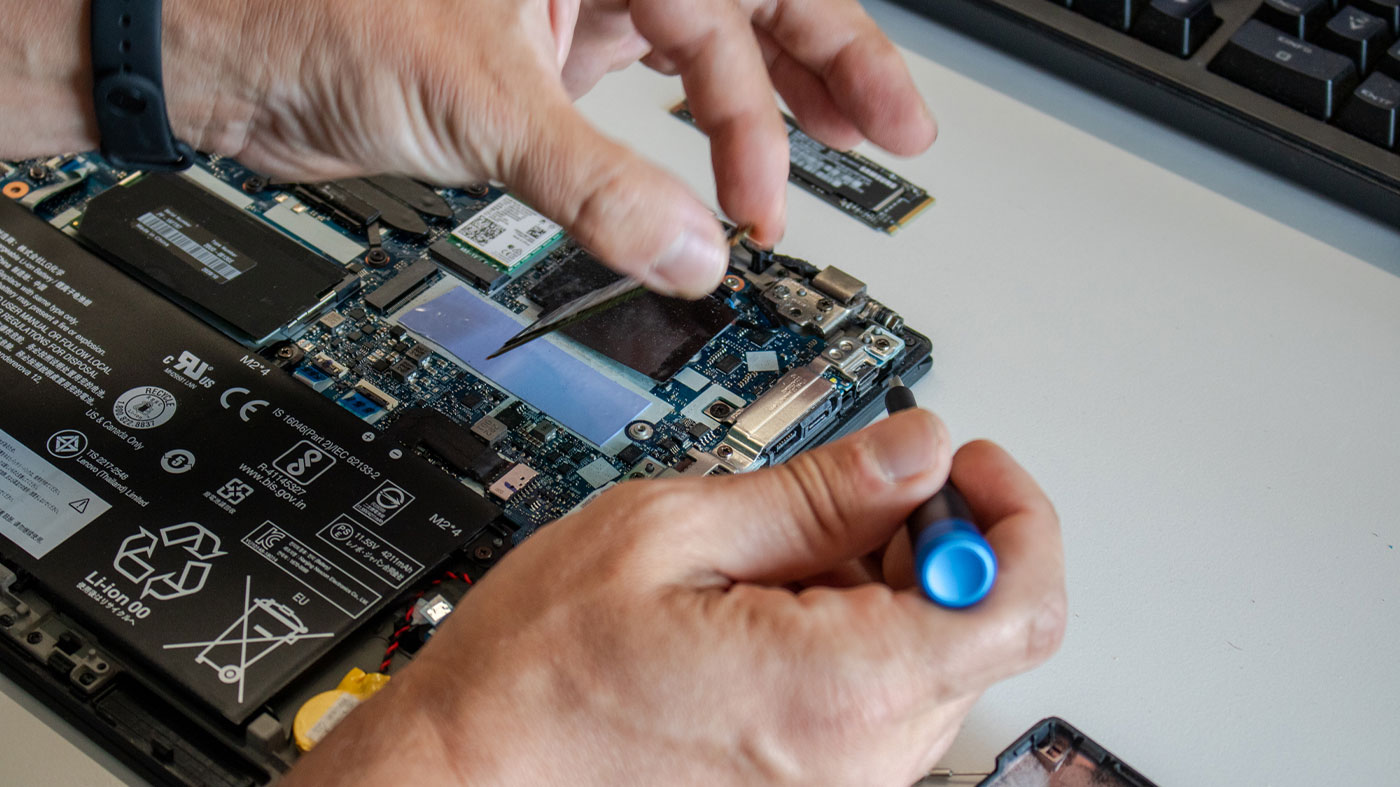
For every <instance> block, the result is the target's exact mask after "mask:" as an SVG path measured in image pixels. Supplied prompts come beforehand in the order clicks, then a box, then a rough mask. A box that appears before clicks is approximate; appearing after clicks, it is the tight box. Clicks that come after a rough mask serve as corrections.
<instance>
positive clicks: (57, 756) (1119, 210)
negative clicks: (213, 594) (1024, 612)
mask: <svg viewBox="0 0 1400 787" xmlns="http://www.w3.org/2000/svg"><path fill="white" fill-rule="evenodd" d="M868 6H869V8H870V11H871V12H872V13H873V14H874V15H875V16H876V18H877V19H878V20H879V21H880V22H881V23H882V24H883V25H884V27H885V28H886V29H887V30H888V31H889V32H890V33H891V35H892V36H893V37H894V38H895V40H896V41H897V42H898V43H899V44H900V45H901V46H903V47H905V48H906V50H907V52H908V54H909V61H910V67H911V69H912V71H913V74H914V77H915V79H916V80H917V81H918V83H919V86H920V88H921V90H922V91H923V93H924V95H925V96H927V97H928V100H929V101H930V103H931V104H932V105H933V107H934V109H935V112H936V114H937V115H938V117H939V120H940V123H941V134H940V137H939V141H938V143H937V144H936V145H935V146H934V148H933V149H932V150H931V151H930V152H929V153H928V154H926V155H924V156H922V157H920V158H918V159H917V160H911V161H898V160H895V159H893V158H892V157H890V156H887V155H884V154H881V153H874V154H873V155H875V156H876V157H877V158H878V159H880V160H882V161H885V162H886V163H889V164H890V165H891V167H892V168H893V169H895V170H896V171H898V172H900V173H901V174H903V175H905V176H907V177H909V178H910V179H911V180H914V181H915V182H917V183H920V184H922V185H924V186H925V187H927V188H929V189H930V190H931V191H932V192H933V194H935V195H936V196H937V198H938V204H937V205H936V206H935V207H934V208H933V209H931V210H930V211H929V212H927V213H926V214H924V215H922V216H920V217H918V218H917V219H916V220H914V221H913V222H912V223H911V224H910V225H909V226H907V227H906V228H905V229H904V230H903V231H902V232H901V233H900V234H899V235H898V236H897V237H894V238H889V237H886V236H884V235H883V234H881V233H878V232H874V231H872V230H870V229H868V228H866V227H864V226H863V225H861V224H859V223H857V222H856V221H854V220H853V219H850V218H847V217H845V216H842V215H841V214H839V213H838V212H836V211H835V210H834V209H833V208H831V207H830V206H828V205H826V204H825V203H822V202H819V201H818V200H816V199H815V198H813V197H810V196H808V195H807V194H805V193H803V192H800V191H797V190H796V189H793V190H791V191H790V192H789V193H790V203H789V204H790V209H791V217H790V226H789V229H788V233H787V238H786V240H785V242H784V244H783V245H782V246H781V247H780V248H781V249H782V250H783V251H785V252H787V253H789V254H795V255H798V256H804V257H808V258H809V259H811V260H812V261H813V262H815V263H818V264H832V263H834V264H838V265H840V266H842V267H843V268H846V269H847V270H849V271H851V272H852V273H854V274H856V275H858V276H860V277H862V278H864V279H865V280H866V281H867V282H869V284H870V289H871V291H872V292H873V293H875V294H876V295H877V297H879V298H881V299H883V300H884V301H885V302H886V303H888V304H889V305H891V306H893V307H895V308H896V309H898V310H899V311H901V312H902V313H903V314H904V315H905V316H906V318H907V319H908V322H909V324H910V325H911V326H913V327H914V328H916V329H918V330H921V331H923V332H925V333H927V334H928V335H929V336H930V337H931V338H932V339H933V343H934V357H935V366H934V371H933V373H932V375H931V376H930V377H929V378H927V379H925V381H923V382H922V383H920V385H919V386H918V389H917V390H918V393H919V395H920V397H921V401H922V402H923V403H924V404H926V405H927V406H930V407H932V408H934V409H936V410H937V411H939V412H940V413H941V414H942V416H943V417H944V419H945V420H947V422H948V424H949V425H950V427H951V429H952V432H953V435H954V437H955V438H957V439H958V440H960V441H961V440H966V439H970V438H973V437H982V436H985V437H992V438H995V439H997V440H999V441H1001V442H1002V443H1003V444H1004V445H1006V446H1007V447H1008V448H1010V449H1011V450H1012V451H1013V452H1014V453H1015V454H1016V455H1017V456H1018V457H1019V458H1020V459H1021V461H1022V462H1024V463H1025V464H1026V465H1027V466H1029V467H1030V469H1031V470H1032V471H1033V472H1034V473H1035V475H1036V476H1037V477H1038V478H1039V479H1040V481H1041V482H1042V484H1043V485H1044V486H1045V487H1046V489H1047V490H1048V491H1049V493H1050V495H1051V497H1052V498H1053V499H1054V500H1055V502H1056V504H1057V505H1058V507H1059V511H1060V514H1061V516H1062V518H1063V521H1064V533H1065V549H1066V552H1067V557H1068V569H1069V593H1070V603H1071V611H1072V615H1071V619H1070V625H1069V632H1068V635H1067V636H1066V638H1065V643H1064V648H1063V649H1062V650H1061V652H1060V653H1059V655H1058V656H1056V657H1055V658H1054V659H1053V660H1052V661H1051V662H1050V663H1049V664H1047V665H1046V666H1045V667H1043V668H1041V669H1039V670H1037V671H1035V672H1033V673H1030V674H1028V675H1025V676H1022V677H1019V678H1016V679H1014V680H1011V681H1009V682H1007V683H1005V684H1002V685H1000V686H998V687H996V688H994V689H993V690H992V691H990V692H989V693H988V694H987V695H986V697H985V698H984V699H983V700H982V702H981V703H980V704H979V705H978V706H977V708H976V709H975V710H974V711H973V713H972V715H971V717H970V718H969V719H968V722H967V725H966V727H965V728H964V730H963V732H962V734H961V735H960V736H959V738H958V739H957V741H956V743H955V744H954V745H953V747H952V749H951V750H950V751H949V752H948V754H947V756H946V757H945V758H944V764H945V765H947V766H951V767H953V768H956V769H958V770H969V771H979V770H986V769H987V768H988V767H989V766H990V765H991V763H992V761H993V758H994V757H995V755H996V753H997V752H998V751H1000V750H1001V749H1002V748H1003V747H1004V746H1005V745H1006V744H1008V743H1009V742H1010V741H1011V740H1013V739H1014V738H1015V737H1016V736H1018V735H1019V734H1020V733H1021V732H1022V731H1024V730H1025V729H1026V728H1027V727H1029V726H1030V725H1031V724H1032V723H1033V722H1035V721H1037V720H1038V719H1040V718H1042V717H1044V716H1049V715H1059V716H1062V717H1064V718H1066V719H1068V720H1069V721H1070V722H1071V723H1073V724H1075V725H1077V726H1079V727H1080V728H1081V729H1083V730H1084V731H1085V732H1087V733H1088V734H1089V735H1091V736H1093V737H1094V738H1095V739H1097V740H1098V741H1099V742H1100V743H1103V744H1104V745H1106V746H1107V747H1108V748H1109V749H1111V750H1112V751H1114V752H1115V753H1116V754H1118V755H1119V756H1120V757H1122V758H1124V759H1125V760H1126V761H1128V762H1129V763H1130V764H1132V765H1133V766H1135V767H1137V768H1138V769H1139V770H1141V771H1142V772H1143V773H1144V774H1145V775H1147V776H1148V777H1149V778H1152V779H1154V780H1156V781H1158V782H1160V783H1161V784H1163V785H1184V784H1190V785H1204V784H1222V785H1223V784H1252V785H1314V784H1368V785H1371V784H1387V783H1388V784H1393V783H1395V780H1396V778H1397V776H1396V767H1397V764H1400V763H1398V761H1397V758H1396V755H1395V752H1396V751H1398V750H1400V749H1397V741H1400V667H1397V664H1400V550H1397V549H1396V548H1395V547H1396V546H1397V545H1400V232H1397V231H1396V230H1394V229H1391V228H1387V227H1384V226H1381V225H1379V224H1377V223H1375V222H1373V221H1370V220H1368V219H1366V218H1364V217H1361V216H1360V215H1358V214H1356V213H1353V212H1351V211H1349V210H1347V209H1344V208H1341V207H1339V206H1337V205H1335V204H1332V203H1329V202H1327V201H1326V200H1324V199H1322V198H1319V197H1316V196H1314V195H1312V194H1310V193H1307V192H1304V191H1302V190H1300V189H1298V188H1295V187H1293V186H1292V185H1290V184H1289V183H1287V182H1286V181H1283V180H1280V179H1278V178H1275V177H1273V176H1272V175H1269V174H1267V173H1264V172H1262V171H1260V170H1258V169H1255V168H1253V167H1251V166H1249V165H1246V164H1243V163H1241V162H1239V161H1237V160H1234V159H1231V158H1229V157H1228V156H1225V155H1223V154H1220V153H1218V152H1216V151H1214V150H1212V149H1210V148H1208V147H1206V146H1204V145H1202V144H1200V143H1198V142H1195V141H1194V140H1192V139H1189V138H1187V137H1185V136H1182V135H1180V134H1177V133H1174V132H1172V131H1169V130H1166V129H1164V128H1162V127H1160V126H1158V125H1156V124H1154V123H1152V122H1150V121H1148V120H1145V119H1142V118H1140V117H1138V116H1136V115H1134V114H1132V113H1130V112H1128V111H1125V110H1123V109H1120V108H1118V107H1117V106H1115V105H1113V104H1111V103H1108V102H1106V101H1103V100H1100V99H1098V98H1097V97H1094V96H1092V95H1090V94H1088V93H1086V92H1084V91H1082V90H1079V89H1078V88H1075V87H1073V86H1070V85H1068V84H1066V83H1063V82H1060V81H1059V80H1057V79H1054V78H1052V77H1049V76H1046V75H1044V74H1041V73H1039V72H1037V71H1035V70H1033V69H1031V68H1029V67H1027V66H1025V65H1023V64H1021V63H1019V62H1017V61H1015V60H1012V59H1011V58H1008V57H1006V56H1004V55H1001V54H999V53H997V52H995V51H993V50H991V49H988V48H986V47H984V46H982V45H980V44H977V43H974V42H972V41H970V40H968V39H966V38H963V37H961V36H959V35H956V34H953V33H951V32H949V31H947V30H944V29H941V28H939V27H937V26H935V25H933V24H932V23H930V22H927V21H925V20H923V19H922V18H920V17H917V16H914V15H912V14H910V13H908V12H905V11H903V10H901V9H898V8H895V7H893V6H891V5H889V4H888V3H885V2H870V3H868ZM679 95H680V85H679V83H678V82H676V81H675V80H667V79H663V78H660V77H657V76H655V75H652V74H650V73H649V72H645V71H643V70H641V69H633V70H631V71H629V72H626V73H624V74H621V75H617V76H614V77H612V78H610V79H607V80H605V81H604V83H603V85H602V86H600V87H599V88H598V89H597V90H596V91H595V92H594V93H593V94H591V95H589V96H588V97H587V98H586V99H584V101H583V102H582V106H583V108H584V109H585V111H586V112H587V113H588V114H589V115H590V116H591V117H593V118H594V119H595V120H596V121H597V122H598V124H599V125H600V126H602V127H603V128H604V129H606V130H607V131H608V132H609V133H611V134H614V135H615V136H617V137H620V138H622V139H624V140H627V141H630V142H632V143H634V144H635V145H636V146H637V147H638V148H639V149H640V150H642V151H643V152H644V153H646V154H647V155H650V156H652V157H653V158H655V159H657V160H659V161H661V162H663V163H664V164H666V165H667V166H669V167H671V168H673V169H674V170H676V171H677V172H679V173H680V174H681V175H682V176H684V177H685V178H687V179H688V180H689V181H690V182H691V183H692V184H694V187H695V188H696V189H697V190H698V191H699V193H701V194H703V195H706V197H707V198H711V199H712V198H713V186H712V185H711V181H710V177H711V176H710V173H709V169H708V163H707V158H706V147H705V142H704V140H703V138H702V137H701V136H700V135H699V134H698V133H697V132H695V131H693V130H692V129H689V128H687V127H686V126H684V125H682V124H681V123H679V122H678V121H676V120H674V119H673V118H671V117H670V116H669V115H667V114H666V108H667V107H669V106H670V105H671V103H672V102H673V101H675V100H676V99H677V98H678V97H679ZM0 689H3V692H0V763H4V767H3V769H0V770H2V771H3V772H0V783H4V784H28V783H41V782H42V783H48V784H74V785H83V787H98V786H99V785H103V784H115V783H122V782H130V783H137V782H136V780H135V779H134V778H133V777H132V776H131V774H130V773H129V772H128V771H126V770H125V769H123V768H122V767H121V766H120V765H118V764H117V763H116V762H115V761H114V760H113V759H112V758H111V757H109V756H107V755H106V754H104V753H102V752H101V751H100V750H98V749H97V748H96V747H95V746H93V745H92V744H90V743H88V742H86V741H85V740H84V739H83V738H82V737H81V736H80V735H79V734H78V733H76V732H74V731H73V730H72V728H70V727H68V726H67V725H66V724H64V723H63V722H62V721H60V720H58V719H57V718H56V717H55V716H53V715H52V714H51V713H49V712H48V711H46V710H45V709H43V708H42V707H39V706H38V705H37V704H36V703H34V702H33V701H32V700H30V699H29V698H28V697H26V696H25V695H24V694H23V693H22V692H21V691H20V690H18V689H17V688H15V687H14V686H13V685H11V684H9V683H8V682H5V683H3V684H0Z"/></svg>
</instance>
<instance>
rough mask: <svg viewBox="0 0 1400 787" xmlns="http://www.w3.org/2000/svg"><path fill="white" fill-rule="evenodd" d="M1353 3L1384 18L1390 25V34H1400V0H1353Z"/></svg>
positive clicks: (1369, 12)
mask: <svg viewBox="0 0 1400 787" xmlns="http://www.w3.org/2000/svg"><path fill="white" fill-rule="evenodd" d="M1351 4H1352V5H1354V6H1356V7H1357V8H1360V9H1361V10H1362V11H1365V12H1366V13H1368V14H1371V15H1373V16H1378V17H1380V18H1381V19H1384V20H1385V21H1386V24H1388V25H1390V34H1391V35H1400V0H1351Z"/></svg>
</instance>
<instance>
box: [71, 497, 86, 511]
mask: <svg viewBox="0 0 1400 787" xmlns="http://www.w3.org/2000/svg"><path fill="white" fill-rule="evenodd" d="M89 500H91V498H87V497H85V498H83V499H82V500H74V501H73V502H71V503H69V504H68V507H69V508H71V509H73V510H74V511H77V512H78V513H79V514H85V513H87V506H88V501H89Z"/></svg>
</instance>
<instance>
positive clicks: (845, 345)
mask: <svg viewBox="0 0 1400 787" xmlns="http://www.w3.org/2000/svg"><path fill="white" fill-rule="evenodd" d="M836 346H837V347H840V348H841V352H847V353H848V352H850V351H851V350H854V349H855V348H856V345H855V343H854V342H852V341H851V340H850V339H842V340H841V341H840V342H838V343H837V345H836Z"/></svg>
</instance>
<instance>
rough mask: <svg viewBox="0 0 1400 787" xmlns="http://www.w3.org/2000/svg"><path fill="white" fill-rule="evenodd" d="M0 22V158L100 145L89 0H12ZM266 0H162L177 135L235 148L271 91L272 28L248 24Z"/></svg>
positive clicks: (199, 145) (164, 55)
mask: <svg viewBox="0 0 1400 787" xmlns="http://www.w3.org/2000/svg"><path fill="white" fill-rule="evenodd" d="M11 5H12V6H13V7H12V8H7V9H6V10H7V11H9V12H10V16H9V17H8V19H7V23H6V24H5V25H0V47H3V51H6V52H9V53H11V55H10V56H9V57H6V58H4V59H3V60H0V84H4V85H5V90H6V93H7V95H6V100H5V105H6V107H7V109H8V110H9V111H6V112H4V113H0V158H9V159H25V158H32V157H35V156H41V155H51V154H57V153H72V152H77V151H84V150H95V149H96V148H97V147H98V145H99V144H100V140H99V138H98V130H97V120H96V114H95V110H94V108H93V104H92V86H93V80H92V59H91V55H90V52H89V40H88V36H89V30H90V29H91V28H90V21H89V14H90V13H91V4H90V2H89V1H88V0H51V1H50V2H47V3H14V4H11ZM263 5H264V4H263V3H260V2H239V1H238V0H170V1H168V2H165V3H163V8H162V20H161V27H162V31H161V60H162V68H161V70H162V72H163V77H164V84H165V96H166V106H167V108H168V110H169V114H170V124H171V127H172V128H173V130H174V131H175V136H176V138H177V139H181V140H184V141H186V142H188V143H189V144H190V145H192V146H193V147H195V148H196V149H199V150H207V151H214V152H219V153H227V154H232V153H237V152H238V151H240V150H242V149H243V146H244V145H245V144H246V141H247V136H248V130H249V128H250V127H251V121H252V118H253V116H254V113H255V111H256V109H257V106H258V104H259V101H260V100H261V96H262V95H263V93H264V87H263V85H264V83H265V79H266V74H267V71H268V69H267V54H268V52H269V49H268V45H267V38H268V36H269V35H270V33H268V32H267V31H260V30H256V29H255V27H256V26H255V25H253V24H251V22H253V20H254V16H255V14H256V13H257V11H256V10H255V9H258V8H261V7H262V6H263Z"/></svg>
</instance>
